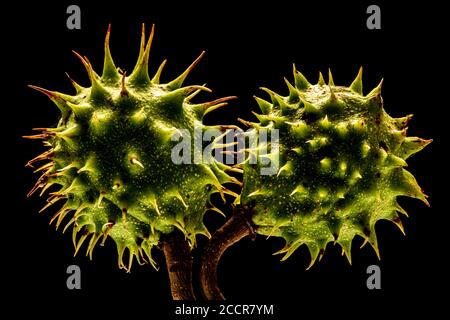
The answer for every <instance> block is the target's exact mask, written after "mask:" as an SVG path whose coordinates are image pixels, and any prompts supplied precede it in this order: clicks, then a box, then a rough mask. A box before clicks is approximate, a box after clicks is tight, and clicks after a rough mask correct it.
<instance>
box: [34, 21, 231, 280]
mask: <svg viewBox="0 0 450 320" xmlns="http://www.w3.org/2000/svg"><path fill="white" fill-rule="evenodd" d="M153 34H154V28H152V32H151V35H150V38H149V40H148V42H147V44H145V28H144V26H143V28H142V38H141V45H140V52H139V57H138V61H137V63H136V66H135V68H134V70H133V71H132V72H131V74H130V75H129V76H127V75H126V73H125V72H121V71H120V69H118V68H116V66H115V64H114V62H113V60H112V57H111V53H110V49H109V36H110V28H108V32H107V35H106V39H105V56H104V66H103V73H102V75H101V76H99V75H98V74H97V73H96V72H95V71H94V70H93V68H92V66H91V64H90V62H89V60H88V59H87V58H86V57H82V56H81V55H79V54H77V53H75V54H76V55H77V57H78V58H79V59H80V60H81V62H82V63H83V65H84V67H85V68H86V70H87V73H88V76H89V80H90V87H82V86H80V85H79V84H77V83H76V82H75V81H73V80H72V79H70V80H71V81H72V84H73V85H74V87H75V89H76V94H75V95H67V94H62V93H59V92H54V91H49V90H46V89H42V88H39V87H35V86H30V87H32V88H33V89H36V90H38V91H40V92H43V93H44V94H46V95H47V96H48V97H49V98H50V99H51V100H52V101H53V102H54V103H55V105H56V106H57V107H58V108H59V109H60V111H61V119H60V120H59V123H58V125H57V127H55V128H39V129H37V130H39V131H41V133H39V134H37V135H33V136H28V137H27V138H31V139H43V140H44V145H45V146H46V147H48V148H49V150H47V151H46V152H44V153H43V154H41V155H39V156H37V157H36V158H34V159H33V160H31V161H29V162H28V166H30V167H33V166H34V164H35V163H37V162H41V161H44V162H46V163H45V164H44V165H43V166H41V167H40V168H39V169H37V170H36V171H43V172H44V173H43V174H42V176H41V177H40V178H39V180H38V182H37V183H36V185H35V186H34V187H33V189H32V190H31V191H30V193H29V195H31V194H33V193H34V192H35V191H36V190H37V189H39V188H42V191H41V195H42V194H44V193H45V192H46V191H50V190H51V191H52V192H50V197H49V198H48V199H47V205H46V206H45V207H44V208H43V210H44V209H46V208H47V207H49V206H51V205H53V204H54V203H56V202H57V201H59V200H63V202H64V203H63V205H62V207H61V208H60V209H59V211H58V212H57V213H56V214H55V215H54V216H53V218H52V219H51V223H52V222H54V223H55V224H56V227H57V228H58V227H59V226H60V225H63V224H65V225H66V227H65V228H64V231H65V230H66V229H68V228H69V227H71V226H72V227H73V229H72V230H73V243H74V246H75V254H76V253H77V252H78V250H79V249H80V247H81V246H82V244H83V243H84V242H86V243H87V252H86V254H87V255H89V256H90V257H91V258H92V251H93V249H94V247H95V245H96V244H97V243H99V242H100V243H104V241H105V240H106V239H107V238H108V237H110V238H112V239H113V240H114V241H115V243H116V245H117V250H118V255H119V259H118V264H119V267H120V268H124V269H126V270H128V271H129V270H130V268H131V265H132V262H133V259H134V258H136V259H137V261H138V262H139V263H146V262H149V263H151V264H152V265H153V266H155V262H154V260H153V259H152V255H151V250H152V248H153V247H154V246H155V245H157V244H158V241H159V239H160V236H161V235H162V234H167V233H170V232H172V231H173V230H175V229H179V230H181V231H182V232H183V233H184V234H185V236H186V239H187V240H188V241H189V243H190V245H191V247H193V246H194V245H195V239H196V236H197V235H198V234H203V235H206V236H208V237H209V236H210V235H209V232H208V230H207V229H206V227H205V225H204V224H203V216H204V213H205V211H207V210H208V208H212V209H216V208H215V207H211V204H210V203H209V198H210V195H211V194H212V193H214V192H220V194H221V195H222V197H223V194H224V193H229V194H233V193H232V192H231V191H230V190H228V189H227V188H225V187H224V186H223V185H222V184H223V183H227V182H230V183H235V182H236V179H235V178H233V177H231V176H229V175H228V174H227V173H225V172H224V170H227V169H228V166H226V165H224V164H222V163H218V162H216V161H212V162H211V163H205V162H203V163H200V164H184V165H177V164H174V163H173V162H172V161H171V150H172V148H173V146H174V145H175V144H176V143H177V141H172V139H171V138H172V137H173V134H175V133H176V132H178V130H180V129H185V130H188V131H189V133H190V134H191V136H193V135H194V127H195V126H197V127H198V126H199V127H200V128H201V130H203V131H204V130H207V129H208V128H210V127H208V126H206V125H203V124H202V118H203V116H204V115H205V114H207V113H208V112H210V111H212V110H214V109H217V108H219V107H221V106H224V105H226V101H227V100H229V99H231V98H234V97H225V98H222V99H217V100H215V101H211V102H205V103H197V104H194V103H192V102H191V100H192V99H193V98H194V96H195V95H197V94H198V93H199V92H200V91H210V90H209V89H208V88H206V87H204V86H199V85H191V86H183V82H184V80H185V78H186V77H187V75H188V73H189V72H190V71H191V70H192V69H193V68H194V66H195V65H196V64H197V62H198V61H199V60H200V58H201V57H202V56H203V53H202V54H201V55H200V56H199V57H198V58H197V59H196V60H195V61H194V62H193V63H192V65H191V66H189V67H188V68H187V69H186V71H185V72H183V73H182V74H181V75H180V76H178V77H177V78H176V79H174V80H172V81H170V82H168V83H160V76H161V72H162V69H163V67H164V65H165V63H166V61H163V63H162V64H161V66H160V67H159V69H158V70H157V72H156V74H155V75H154V76H153V77H152V78H150V77H149V74H148V62H149V53H150V47H151V43H152V39H153ZM218 127H219V128H220V129H223V128H226V127H222V126H218ZM127 249H128V261H126V262H124V254H125V252H126V250H127Z"/></svg>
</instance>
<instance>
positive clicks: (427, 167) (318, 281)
mask: <svg viewBox="0 0 450 320" xmlns="http://www.w3.org/2000/svg"><path fill="white" fill-rule="evenodd" d="M73 3H76V4H79V5H80V7H81V21H82V28H81V30H68V29H67V28H66V19H67V16H68V15H67V14H66V8H67V6H68V5H69V4H72V2H67V1H59V2H57V3H56V2H54V3H47V4H45V3H44V2H39V3H31V4H26V3H22V2H21V3H16V4H12V7H11V8H10V9H8V11H5V12H4V16H5V19H4V21H3V22H2V25H3V27H2V32H3V33H4V37H3V43H4V44H6V45H5V46H4V48H2V50H3V52H4V53H6V55H7V57H6V59H4V60H3V66H2V67H3V68H4V69H5V68H6V71H4V72H3V78H4V79H3V81H4V82H5V85H4V86H3V93H2V95H3V97H6V99H4V100H3V101H6V102H4V103H2V105H3V107H2V108H3V110H4V115H6V117H5V118H3V126H2V129H3V131H4V132H5V136H6V137H7V139H6V146H5V148H6V149H5V152H4V153H3V157H2V162H3V163H4V165H3V169H4V172H3V178H4V180H3V181H2V186H3V187H4V188H5V189H7V192H6V195H5V196H4V199H3V210H2V215H3V216H4V218H3V220H2V221H3V222H2V223H3V225H2V229H1V230H2V235H3V247H4V248H5V249H6V251H4V254H3V255H2V265H3V267H4V268H5V272H4V273H3V275H2V276H3V277H4V278H3V283H6V284H7V286H6V288H5V287H4V288H5V290H6V292H8V293H7V296H8V298H9V299H8V300H10V301H11V302H16V303H18V304H19V306H21V307H19V308H17V307H16V308H15V311H16V312H21V311H28V310H30V309H29V307H31V306H33V309H32V310H33V312H35V313H36V314H37V313H39V314H43V315H44V314H46V315H49V316H52V315H56V314H57V313H56V312H55V311H54V310H55V307H62V308H65V309H66V312H69V313H71V314H74V313H80V314H82V315H83V314H84V315H86V316H89V315H91V314H92V313H91V312H92V311H94V310H95V311H96V312H98V313H99V314H100V315H101V314H107V313H109V312H111V311H112V312H114V313H116V312H119V311H122V312H127V311H128V310H129V311H130V312H133V313H134V312H139V313H141V314H142V316H145V317H146V318H149V319H153V318H155V319H165V318H166V317H167V314H168V313H169V312H172V307H171V306H170V304H169V301H170V292H169V286H168V279H167V273H166V271H165V270H164V268H165V265H164V260H163V256H162V255H161V254H160V253H156V259H157V260H158V262H159V264H160V266H161V269H160V271H159V272H155V271H154V270H153V269H152V268H151V267H149V266H143V267H139V266H137V265H135V266H134V267H133V270H132V272H131V273H130V274H126V273H125V272H124V271H123V270H119V269H118V268H117V266H116V261H117V260H116V249H115V247H114V245H112V243H111V242H107V245H106V246H105V247H97V248H96V249H95V252H94V260H93V261H89V259H88V258H86V257H84V255H83V254H79V255H78V256H77V257H75V258H74V257H73V252H74V250H73V246H72V243H71V237H70V232H68V233H67V234H65V235H61V232H60V231H58V232H55V230H54V227H49V226H48V222H49V220H50V214H49V213H46V214H38V213H37V211H38V210H39V208H41V207H42V205H43V203H44V199H40V198H39V197H37V196H33V197H32V198H30V199H27V198H26V196H25V195H26V193H27V191H28V190H29V189H30V188H31V187H32V186H33V185H34V181H35V179H36V178H37V176H33V175H32V173H31V171H30V170H28V169H26V168H24V164H25V163H26V161H27V160H28V159H31V158H32V157H34V156H35V155H37V154H38V153H40V152H41V151H42V148H41V147H40V145H39V144H38V143H35V142H33V141H26V140H24V139H22V138H21V136H22V135H26V134H29V133H30V132H31V130H30V129H31V128H34V127H43V126H51V125H54V124H55V123H56V121H57V119H58V115H59V114H58V113H59V112H58V111H57V109H56V108H55V107H53V105H52V104H51V103H50V102H49V101H48V100H46V98H45V97H44V96H43V95H39V94H38V93H36V92H34V91H32V90H30V89H28V88H27V87H26V85H27V84H35V85H38V86H42V87H45V88H48V89H51V90H57V91H61V92H68V93H70V92H73V91H72V90H73V88H72V87H71V85H70V83H69V81H68V80H67V78H66V77H65V75H64V72H68V73H69V74H70V75H71V76H72V78H74V79H76V80H77V81H78V82H80V83H81V84H84V85H87V84H88V80H87V76H86V74H85V72H84V70H83V67H82V65H81V63H80V62H79V61H77V59H76V58H75V57H74V56H73V54H72V53H71V50H72V49H74V50H76V51H78V52H80V53H81V54H83V55H87V56H88V57H89V59H90V60H91V62H92V64H93V66H94V68H95V69H96V70H97V71H98V72H100V71H101V67H102V61H103V40H104V35H105V33H106V28H107V25H108V23H112V35H111V50H112V54H113V57H114V60H115V62H116V65H117V66H119V67H121V68H122V69H124V70H127V71H131V70H132V68H133V66H134V63H135V60H136V57H137V53H138V49H139V48H138V44H139V37H140V27H141V23H142V22H145V23H147V26H148V28H149V27H150V25H151V24H152V23H155V24H156V36H155V40H154V43H153V47H152V52H151V58H150V59H151V66H150V71H151V73H154V72H155V71H156V68H157V67H158V66H159V63H160V62H161V61H162V60H163V59H164V58H168V65H167V66H166V68H165V70H164V73H163V76H162V80H163V81H168V80H171V79H173V78H174V77H175V76H176V75H178V74H179V73H180V72H181V71H183V70H184V68H186V67H187V66H188V65H189V64H190V62H191V61H192V60H193V59H194V58H195V57H197V56H198V54H199V53H200V52H201V51H202V50H206V52H207V54H206V56H205V58H204V59H203V60H202V62H201V63H200V65H198V66H197V68H196V69H195V71H194V72H192V74H191V76H190V77H189V79H188V81H187V82H188V83H189V84H203V83H205V82H206V83H207V85H208V87H210V88H211V89H213V91H214V92H213V93H212V94H202V95H201V96H199V100H203V101H204V100H206V99H208V100H209V99H213V98H218V97H222V96H225V95H237V96H238V97H239V99H238V100H235V101H232V102H231V103H230V105H229V107H227V108H223V109H221V110H219V111H216V112H214V113H213V114H209V115H207V116H206V118H205V121H206V122H207V123H208V124H224V123H234V124H236V118H237V117H241V118H245V119H250V120H252V119H253V116H252V115H251V111H252V110H254V111H258V110H257V106H256V103H255V102H254V101H253V98H252V96H253V95H254V94H257V95H260V96H264V94H263V93H261V91H260V90H259V89H258V88H259V87H260V86H267V87H269V88H271V89H273V90H275V91H277V92H280V93H282V94H286V93H287V89H286V87H285V85H284V81H283V76H286V77H287V78H288V79H292V74H291V72H292V63H293V62H295V63H296V65H297V68H298V69H300V70H301V71H302V72H303V74H304V75H305V76H306V77H307V78H308V79H309V80H310V81H311V82H315V81H317V78H318V71H322V72H323V73H324V74H326V73H327V69H328V68H331V69H332V71H333V76H334V81H335V83H336V84H338V85H339V84H341V85H348V84H350V83H351V81H352V80H353V78H354V77H355V75H356V73H357V71H358V68H359V66H364V92H365V93H367V92H368V91H369V90H370V89H372V88H373V87H374V86H376V85H377V84H378V82H379V81H380V79H381V78H382V77H384V79H385V85H384V88H383V97H384V101H385V109H386V110H387V111H388V112H389V113H390V114H391V115H392V116H403V115H406V114H409V113H414V115H415V117H414V118H413V120H412V121H411V123H410V129H409V134H410V135H417V136H420V137H423V138H434V142H433V143H432V145H431V146H429V147H427V148H426V149H425V150H424V151H423V152H421V153H419V154H418V155H416V156H415V157H413V158H412V159H411V160H410V162H409V164H410V168H409V169H410V171H412V172H413V173H414V175H415V176H416V178H417V180H418V181H419V183H420V184H421V186H422V188H423V189H424V190H425V191H426V193H427V194H428V195H429V196H430V198H429V200H430V203H431V205H432V207H431V208H427V207H426V206H425V205H423V204H421V203H420V202H419V201H418V200H414V199H401V204H402V205H403V206H404V207H405V209H407V211H408V212H409V214H410V218H409V219H403V221H404V225H405V229H406V233H407V236H406V237H403V236H402V235H401V233H400V232H399V231H398V229H397V228H396V227H395V226H394V225H393V224H390V223H383V222H381V223H379V225H377V231H378V234H379V243H380V250H381V257H382V260H381V261H378V259H377V258H376V256H375V254H374V253H373V251H372V249H371V248H370V247H369V246H366V247H364V248H363V249H361V250H359V246H360V244H361V242H360V241H356V242H355V244H354V248H353V265H352V266H350V265H349V264H348V263H347V261H346V259H345V258H344V257H341V255H340V248H339V247H338V246H333V245H329V247H328V248H327V252H326V254H325V257H324V258H323V260H322V261H321V262H320V263H317V264H316V265H315V266H314V267H313V268H311V270H309V271H305V268H306V266H307V264H308V262H309V254H308V252H307V250H306V249H305V248H302V249H300V250H298V251H297V252H296V254H294V255H293V256H292V257H291V258H290V259H288V261H285V262H282V263H281V262H280V261H279V257H278V256H272V253H273V252H274V251H276V249H278V248H280V247H281V246H282V245H283V242H282V241H280V240H277V239H269V240H268V241H267V240H266V239H265V238H264V237H258V238H257V239H256V240H255V241H251V240H249V239H245V240H243V241H241V242H240V243H239V244H237V245H235V246H234V247H232V248H231V249H230V250H229V251H227V252H226V254H225V255H224V257H223V260H222V263H221V265H220V269H219V281H220V284H221V287H222V289H223V292H224V294H225V295H226V297H228V299H230V302H239V303H254V302H258V303H263V302H265V303H269V304H272V303H273V304H276V305H277V309H276V310H277V313H278V318H277V319H294V318H299V319H300V318H302V317H304V316H305V315H306V313H312V314H315V315H317V316H319V317H321V316H322V315H324V314H327V315H334V316H336V317H341V316H347V317H350V318H353V317H355V318H360V317H368V316H370V315H374V314H381V315H383V314H390V315H392V312H397V313H398V314H406V313H407V312H411V311H413V312H414V311H416V310H419V309H420V310H426V311H428V312H434V311H437V309H438V308H439V307H442V306H441V305H440V303H441V302H440V299H439V297H441V298H443V297H444V296H445V293H442V294H440V295H438V294H437V290H438V288H442V289H443V290H445V288H446V284H445V282H446V281H447V279H446V273H445V262H444V261H445V258H446V255H447V252H448V250H447V249H446V247H445V243H444V239H445V236H446V233H447V231H446V229H445V221H444V219H445V216H446V215H447V214H448V210H447V209H446V208H445V207H444V206H443V201H442V198H440V194H443V192H441V190H442V189H441V188H442V186H443V185H441V184H440V183H439V182H438V179H439V177H441V178H442V177H443V176H444V175H445V174H446V172H445V169H444V168H445V165H446V164H445V158H443V157H442V156H441V154H440V153H439V150H440V149H443V146H445V144H444V143H443V135H442V132H443V131H444V129H445V127H444V128H443V126H442V124H441V121H442V123H443V121H444V119H445V115H444V112H445V108H448V101H449V99H448V83H445V82H440V81H439V80H438V75H439V73H440V72H442V73H443V72H444V69H445V68H447V67H448V66H447V65H446V64H445V63H442V62H441V61H440V57H444V56H445V52H444V51H443V50H444V49H443V45H442V41H444V40H443V38H441V37H442V36H443V29H442V28H441V27H443V25H444V21H443V20H442V19H441V18H442V17H440V12H443V10H442V8H439V7H437V6H436V5H432V4H428V5H425V4H411V3H409V2H404V3H400V4H398V5H397V7H393V6H392V4H391V5H389V4H387V3H383V2H379V1H374V2H373V3H375V4H378V5H380V7H381V11H382V29H381V30H368V29H367V28H366V18H367V14H366V8H367V6H368V5H369V4H372V3H370V2H360V3H354V4H352V3H338V2H337V1H330V2H329V3H327V2H306V1H295V2H294V3H288V2H284V1H276V2H273V3H268V4H261V3H258V2H256V3H244V2H243V1H241V2H220V3H215V2H212V1H211V2H207V3H202V4H201V3H197V2H195V3H194V2H192V3H189V4H186V3H185V4H184V5H178V4H175V3H172V2H170V3H166V4H161V3H156V2H155V1H149V0H147V1H139V2H133V1H123V2H121V3H117V4H112V3H109V2H106V1H103V2H100V1H99V2H96V4H95V5H94V4H92V3H88V2H73ZM8 18H10V19H8ZM147 34H148V31H147ZM11 93H12V94H11ZM441 131H442V132H441ZM50 211H51V210H49V212H50ZM50 213H51V212H50ZM206 218H207V219H211V222H209V225H210V227H211V228H214V227H216V226H217V225H220V224H221V223H222V222H223V219H222V218H220V217H215V214H214V213H208V214H207V216H206ZM203 243H204V241H202V240H200V246H201V245H202V244H203ZM194 254H195V255H198V252H197V251H195V252H194ZM71 264H77V265H79V266H80V267H81V270H82V289H81V290H79V291H76V290H74V291H69V290H68V289H67V288H66V277H67V275H66V273H65V272H66V268H67V266H68V265H71ZM371 264H377V265H379V266H380V267H381V272H382V274H381V281H382V289H381V290H378V291H377V290H374V291H370V290H368V289H367V288H366V278H367V274H366V268H367V266H369V265H371ZM447 288H448V287H447ZM8 304H9V303H8ZM10 305H13V304H12V303H11V304H10ZM157 314H160V316H156V315H157ZM296 314H298V316H296Z"/></svg>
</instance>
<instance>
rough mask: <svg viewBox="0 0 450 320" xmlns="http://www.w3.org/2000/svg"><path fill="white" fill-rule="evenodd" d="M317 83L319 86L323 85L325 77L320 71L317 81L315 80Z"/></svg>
mask: <svg viewBox="0 0 450 320" xmlns="http://www.w3.org/2000/svg"><path fill="white" fill-rule="evenodd" d="M317 84H318V85H319V86H324V85H325V79H324V78H323V74H322V72H320V71H319V81H318V82H317Z"/></svg>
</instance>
